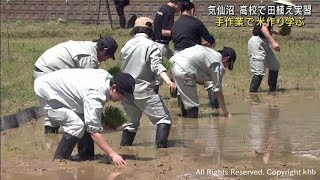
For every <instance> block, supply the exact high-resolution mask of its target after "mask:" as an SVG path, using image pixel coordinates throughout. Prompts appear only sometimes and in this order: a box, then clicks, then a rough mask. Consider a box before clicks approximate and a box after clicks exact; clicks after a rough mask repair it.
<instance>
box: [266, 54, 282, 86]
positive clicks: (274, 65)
mask: <svg viewBox="0 0 320 180" xmlns="http://www.w3.org/2000/svg"><path fill="white" fill-rule="evenodd" d="M266 66H267V67H268V69H269V74H268V85H269V91H270V92H272V91H276V90H277V83H278V71H279V69H280V64H279V61H278V60H277V58H276V56H275V54H274V52H273V51H272V49H271V48H269V49H268V51H267V55H266Z"/></svg>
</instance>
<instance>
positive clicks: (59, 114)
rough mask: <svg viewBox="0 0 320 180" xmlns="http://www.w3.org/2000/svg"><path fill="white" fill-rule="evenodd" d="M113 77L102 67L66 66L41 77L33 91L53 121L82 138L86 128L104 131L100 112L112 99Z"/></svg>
mask: <svg viewBox="0 0 320 180" xmlns="http://www.w3.org/2000/svg"><path fill="white" fill-rule="evenodd" d="M111 78H112V76H111V75H110V74H109V73H108V72H107V71H105V70H102V69H63V70H58V71H55V72H52V73H49V74H46V75H43V76H40V77H38V78H37V79H36V80H35V82H34V91H35V93H36V95H37V96H38V98H39V100H40V101H41V102H42V103H43V104H44V109H45V110H46V112H47V115H48V117H49V119H50V121H55V122H56V123H59V125H61V126H62V127H63V130H64V132H66V133H68V134H71V135H73V136H76V137H78V138H81V137H82V136H83V134H84V132H85V130H86V131H88V132H100V131H102V130H103V127H102V125H101V113H102V109H103V106H104V104H105V102H106V101H108V100H109V97H108V95H109V91H110V79H111ZM82 115H84V119H81V116H82Z"/></svg>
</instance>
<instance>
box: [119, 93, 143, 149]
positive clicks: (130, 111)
mask: <svg viewBox="0 0 320 180" xmlns="http://www.w3.org/2000/svg"><path fill="white" fill-rule="evenodd" d="M135 103H136V100H135V101H134V102H130V101H128V100H126V99H125V100H123V101H122V102H121V104H122V106H123V109H124V111H125V113H126V115H127V116H128V117H129V119H130V120H131V122H130V123H127V124H124V125H123V131H122V137H121V142H120V146H132V144H133V141H134V138H135V136H136V133H137V131H138V128H139V126H140V119H141V116H142V111H141V110H140V109H139V108H138V107H137V106H136V104H135Z"/></svg>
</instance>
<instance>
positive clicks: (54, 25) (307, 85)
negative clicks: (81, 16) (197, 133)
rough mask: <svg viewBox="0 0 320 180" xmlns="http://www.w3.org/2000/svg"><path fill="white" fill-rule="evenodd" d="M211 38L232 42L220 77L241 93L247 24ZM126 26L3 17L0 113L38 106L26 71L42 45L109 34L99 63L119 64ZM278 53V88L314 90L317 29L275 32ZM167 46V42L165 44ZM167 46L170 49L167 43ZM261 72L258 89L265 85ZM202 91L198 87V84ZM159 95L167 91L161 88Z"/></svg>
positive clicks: (218, 30) (319, 83)
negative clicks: (108, 54)
mask: <svg viewBox="0 0 320 180" xmlns="http://www.w3.org/2000/svg"><path fill="white" fill-rule="evenodd" d="M208 28H209V30H210V32H211V33H212V34H213V35H214V36H215V37H216V40H217V43H218V44H217V47H216V48H215V49H216V50H218V49H221V48H222V47H223V46H229V47H233V48H234V49H235V50H236V52H237V55H238V58H237V61H236V63H235V68H234V70H233V71H232V72H231V71H228V72H227V73H226V76H225V78H224V91H225V94H227V95H233V96H237V97H239V98H242V97H245V96H247V94H248V86H249V83H250V80H251V74H250V71H249V60H248V55H247V41H248V39H249V38H250V37H251V29H250V28H222V27H213V26H212V27H208ZM129 32H130V30H114V31H112V30H111V29H109V27H106V25H99V26H96V25H83V24H77V23H58V22H53V21H52V22H21V21H18V22H6V23H2V24H1V115H7V114H11V113H14V112H17V111H19V109H24V108H27V107H30V106H33V105H38V102H37V100H36V98H35V95H34V92H33V78H32V73H33V69H34V63H35V61H36V60H37V58H38V57H39V56H40V55H41V54H42V53H43V52H44V51H45V50H47V49H48V48H50V47H52V46H54V45H56V44H58V43H60V42H64V41H67V40H93V39H96V38H98V37H99V35H110V36H113V37H114V38H115V39H116V40H117V42H118V44H119V48H118V51H117V53H116V61H112V60H109V61H108V62H106V63H103V64H102V66H101V68H104V69H108V68H110V67H113V66H116V65H117V64H120V60H119V56H120V55H119V52H120V49H121V47H123V45H124V44H125V42H126V41H127V40H129V38H130V36H129ZM276 39H277V40H278V42H279V43H280V46H281V52H278V53H276V56H277V58H278V59H279V61H280V64H281V71H280V74H279V75H280V76H279V88H281V89H282V90H283V91H286V90H292V89H316V90H319V87H320V79H319V74H320V68H319V65H320V61H319V57H320V33H319V29H306V28H294V29H292V32H291V35H290V36H287V37H276ZM171 47H172V44H171ZM172 49H173V48H172ZM266 79H267V78H266V77H265V78H264V80H263V83H262V86H261V88H262V90H266V89H267V83H266ZM201 91H202V89H201ZM160 93H161V94H163V95H164V96H168V97H169V95H168V93H169V91H168V90H167V87H165V88H162V90H161V92H160Z"/></svg>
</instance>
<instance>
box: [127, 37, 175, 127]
mask: <svg viewBox="0 0 320 180" xmlns="http://www.w3.org/2000/svg"><path fill="white" fill-rule="evenodd" d="M121 56H122V67H121V68H122V72H124V73H128V74H130V75H131V76H132V77H133V78H134V79H135V82H136V85H135V89H134V97H135V100H134V102H129V101H128V100H124V101H122V105H123V107H124V110H125V112H126V114H127V115H128V116H129V117H130V119H131V122H130V123H129V124H125V125H124V126H123V127H124V129H126V130H128V131H131V132H136V131H137V129H138V127H139V125H140V119H141V116H142V112H144V113H145V114H146V115H147V116H148V117H149V119H150V121H151V122H152V123H153V124H160V123H165V124H171V119H172V118H171V115H170V112H169V110H168V108H167V107H166V105H165V104H164V102H163V101H162V99H161V97H160V96H159V95H157V94H156V93H155V92H154V90H153V88H154V86H155V81H156V77H157V76H158V75H159V74H160V73H161V72H164V71H166V68H165V67H164V66H163V65H162V57H161V54H160V50H159V47H158V46H157V44H156V43H155V42H153V41H152V40H150V39H149V38H148V36H147V35H146V34H144V33H138V34H136V35H135V36H134V38H132V39H130V40H129V41H128V42H127V43H126V44H125V45H124V47H123V48H122V49H121Z"/></svg>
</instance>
